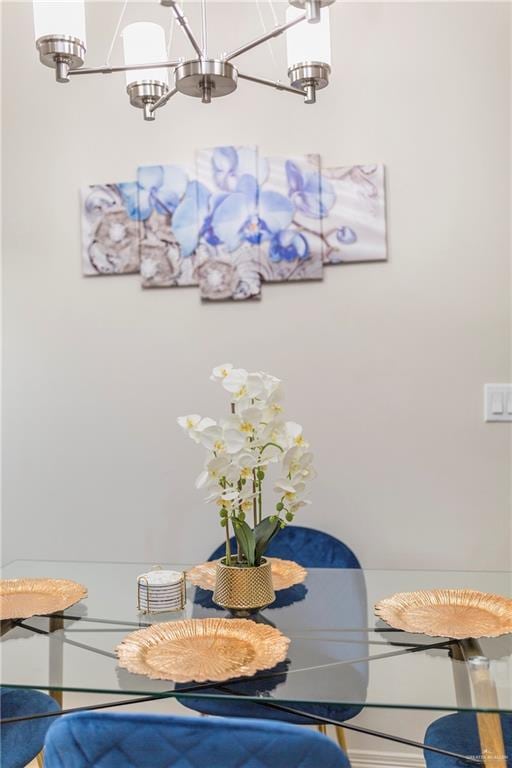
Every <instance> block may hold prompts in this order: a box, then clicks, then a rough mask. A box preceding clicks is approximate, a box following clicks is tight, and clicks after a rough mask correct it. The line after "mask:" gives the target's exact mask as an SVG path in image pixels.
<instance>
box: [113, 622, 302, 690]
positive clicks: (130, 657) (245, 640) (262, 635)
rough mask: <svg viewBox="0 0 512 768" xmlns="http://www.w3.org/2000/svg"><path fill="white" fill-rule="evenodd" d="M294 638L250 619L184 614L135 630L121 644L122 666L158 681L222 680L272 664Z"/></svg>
mask: <svg viewBox="0 0 512 768" xmlns="http://www.w3.org/2000/svg"><path fill="white" fill-rule="evenodd" d="M289 644H290V640H289V639H288V638H287V637H285V636H284V635H283V634H282V633H281V632H280V631H279V630H278V629H275V628H274V627H269V626H267V625H265V624H255V623H254V621H250V620H249V619H216V618H208V619H184V620H182V621H169V622H165V623H162V624H154V625H153V626H151V627H147V628H146V629H140V630H137V631H136V632H132V633H131V634H129V635H128V636H127V637H125V638H124V640H122V642H121V643H120V644H119V645H118V646H117V648H116V653H117V656H118V659H119V666H121V667H124V668H125V669H127V670H129V671H130V672H134V673H136V674H139V675H145V676H146V677H150V678H151V679H153V680H173V681H174V682H175V683H189V682H196V683H204V682H206V681H212V682H220V681H222V680H230V679H231V678H234V677H250V676H251V675H254V674H255V673H256V672H259V671H261V670H262V669H272V667H275V665H276V664H278V663H279V662H280V661H283V660H284V659H285V658H286V655H287V652H288V646H289Z"/></svg>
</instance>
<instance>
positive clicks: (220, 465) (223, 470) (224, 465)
mask: <svg viewBox="0 0 512 768" xmlns="http://www.w3.org/2000/svg"><path fill="white" fill-rule="evenodd" d="M229 466H230V462H229V459H228V457H227V456H226V455H225V454H222V455H221V456H215V457H214V458H213V459H210V461H208V462H207V463H206V466H205V468H204V470H203V471H202V472H201V474H200V475H199V476H198V477H197V479H196V488H203V487H204V486H205V485H208V486H209V487H210V486H212V485H218V483H219V480H221V479H222V478H223V477H225V476H226V474H227V473H228V471H229Z"/></svg>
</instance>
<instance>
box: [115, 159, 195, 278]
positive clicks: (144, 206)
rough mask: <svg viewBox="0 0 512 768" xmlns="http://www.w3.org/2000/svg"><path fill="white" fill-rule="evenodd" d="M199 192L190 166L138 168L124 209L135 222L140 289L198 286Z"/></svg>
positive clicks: (192, 168) (193, 171)
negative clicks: (137, 234) (137, 224)
mask: <svg viewBox="0 0 512 768" xmlns="http://www.w3.org/2000/svg"><path fill="white" fill-rule="evenodd" d="M199 197H200V191H199V190H198V185H197V182H196V180H195V169H194V167H193V166H186V165H183V164H179V165H178V164H175V165H151V166H142V167H139V168H138V170H137V183H136V185H134V188H133V189H132V190H131V194H130V199H129V202H128V201H127V205H129V207H130V209H131V212H132V215H133V217H134V218H135V219H138V220H139V221H140V233H141V240H140V273H141V279H142V285H143V287H144V288H170V287H174V286H187V285H197V276H196V248H197V242H198V234H199V228H198V226H199V214H198V201H199Z"/></svg>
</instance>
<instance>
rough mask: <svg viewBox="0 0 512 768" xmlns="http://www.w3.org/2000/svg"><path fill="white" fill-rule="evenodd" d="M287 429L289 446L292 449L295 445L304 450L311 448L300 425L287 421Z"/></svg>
mask: <svg viewBox="0 0 512 768" xmlns="http://www.w3.org/2000/svg"><path fill="white" fill-rule="evenodd" d="M285 427H286V436H287V438H288V445H289V446H290V447H292V446H293V445H299V446H301V447H303V448H308V447H309V443H307V442H306V440H305V439H304V435H303V434H302V432H303V429H302V426H301V425H300V424H297V422H296V421H287V422H286V424H285Z"/></svg>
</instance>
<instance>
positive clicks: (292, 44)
mask: <svg viewBox="0 0 512 768" xmlns="http://www.w3.org/2000/svg"><path fill="white" fill-rule="evenodd" d="M303 14H304V11H303V10H302V9H301V8H295V7H294V6H293V5H290V6H288V8H287V10H286V21H287V22H290V21H293V20H294V19H296V18H298V17H299V16H302V15H303ZM286 48H287V51H288V68H290V67H294V66H296V65H297V64H303V63H304V62H312V61H318V62H320V63H322V64H328V65H329V66H331V27H330V23H329V8H328V7H327V6H324V8H322V9H321V11H320V21H319V22H318V23H317V24H308V23H307V22H306V21H301V22H299V23H298V24H295V26H293V27H291V28H290V29H288V30H287V31H286Z"/></svg>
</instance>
